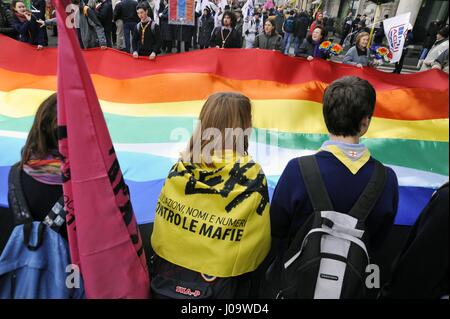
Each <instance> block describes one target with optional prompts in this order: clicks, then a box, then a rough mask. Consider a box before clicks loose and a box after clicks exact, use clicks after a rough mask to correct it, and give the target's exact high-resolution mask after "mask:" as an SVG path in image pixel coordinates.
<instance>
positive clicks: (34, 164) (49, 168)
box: [23, 155, 63, 185]
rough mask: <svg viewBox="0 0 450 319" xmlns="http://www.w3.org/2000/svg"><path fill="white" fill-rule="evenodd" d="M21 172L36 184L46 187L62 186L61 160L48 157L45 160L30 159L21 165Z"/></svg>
mask: <svg viewBox="0 0 450 319" xmlns="http://www.w3.org/2000/svg"><path fill="white" fill-rule="evenodd" d="M23 170H24V172H25V173H27V174H28V175H29V176H31V177H33V178H34V179H35V180H37V181H38V182H41V183H44V184H48V185H62V183H63V179H62V174H61V159H60V158H59V157H55V156H52V155H49V156H48V157H47V158H46V159H36V158H33V156H32V157H31V159H30V160H28V161H27V162H26V163H25V164H24V165H23Z"/></svg>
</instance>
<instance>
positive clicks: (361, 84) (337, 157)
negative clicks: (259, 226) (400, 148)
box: [269, 76, 398, 291]
mask: <svg viewBox="0 0 450 319" xmlns="http://www.w3.org/2000/svg"><path fill="white" fill-rule="evenodd" d="M375 101H376V92H375V89H374V88H373V87H372V85H371V84H370V83H369V82H368V81H366V80H363V79H360V78H358V77H354V76H347V77H343V78H340V79H337V80H335V81H334V82H333V83H331V84H330V85H329V86H328V87H327V88H326V89H325V93H324V95H323V117H324V120H325V124H326V127H327V129H328V132H329V139H328V140H327V141H325V142H324V143H323V144H322V146H321V147H320V149H319V151H318V152H317V153H316V154H315V155H314V157H315V159H316V161H317V164H318V167H319V170H320V173H321V177H322V179H323V183H324V186H325V188H326V191H327V192H328V195H329V197H330V200H331V203H332V204H333V207H334V210H335V211H337V212H340V213H348V212H349V211H350V209H351V208H352V207H353V205H354V204H355V202H356V200H357V199H358V198H359V196H360V194H361V193H362V191H363V189H364V188H365V187H366V185H367V184H368V182H369V180H370V179H371V177H372V174H373V172H374V170H375V167H376V165H377V162H376V160H375V159H374V158H373V157H372V156H371V154H370V152H369V150H368V149H367V147H366V146H365V145H364V144H361V143H360V138H361V137H362V136H363V135H364V134H365V133H366V132H367V130H368V129H369V126H370V123H371V119H372V116H373V114H374V109H375ZM384 185H385V186H384V190H383V191H382V193H381V195H380V197H379V199H378V200H377V202H376V204H375V205H374V208H373V210H372V211H371V212H370V213H369V216H368V218H367V219H366V225H365V226H366V230H367V232H368V236H369V237H368V243H369V255H370V254H371V252H373V251H375V250H376V249H377V248H379V247H380V246H381V244H382V243H383V241H384V240H385V238H386V236H387V234H388V232H389V231H390V228H391V226H392V224H393V222H394V219H395V216H396V214H397V206H398V182H397V177H396V175H395V173H394V171H393V170H392V169H391V168H389V167H387V168H386V182H385V184H384ZM312 213H313V207H312V204H311V200H310V198H309V196H308V192H307V189H306V184H305V182H304V179H303V176H302V172H301V170H300V166H299V159H298V158H294V159H292V160H290V161H289V162H288V164H287V166H286V168H285V169H284V171H283V173H282V175H281V177H280V179H279V180H278V183H277V186H276V188H275V191H274V193H273V198H272V202H271V207H270V216H271V219H270V222H271V229H272V232H271V234H272V240H273V241H272V247H273V249H274V251H273V255H274V256H275V262H274V264H273V267H271V269H272V270H271V271H270V274H271V276H269V278H270V279H269V281H270V282H271V284H272V286H274V288H275V290H274V291H276V290H277V282H278V281H279V278H278V277H277V274H279V273H280V272H281V267H282V265H283V259H284V254H285V252H286V251H287V248H288V247H289V246H290V244H291V243H292V240H293V239H294V237H295V235H296V234H297V232H298V230H299V229H300V228H301V227H302V226H303V224H304V223H305V221H306V220H307V219H308V217H309V216H310V215H311V214H312Z"/></svg>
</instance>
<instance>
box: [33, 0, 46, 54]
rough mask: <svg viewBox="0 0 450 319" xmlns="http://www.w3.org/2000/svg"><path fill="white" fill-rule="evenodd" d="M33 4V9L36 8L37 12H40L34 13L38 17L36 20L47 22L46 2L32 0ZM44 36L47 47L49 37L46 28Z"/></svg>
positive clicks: (43, 0)
mask: <svg viewBox="0 0 450 319" xmlns="http://www.w3.org/2000/svg"><path fill="white" fill-rule="evenodd" d="M31 4H32V5H33V7H35V8H36V9H37V10H39V12H36V13H34V16H35V17H36V20H43V21H45V9H46V7H47V4H46V2H45V0H32V1H31ZM43 28H44V29H43V31H44V32H43V36H44V45H45V46H47V45H48V35H47V30H46V29H45V27H43Z"/></svg>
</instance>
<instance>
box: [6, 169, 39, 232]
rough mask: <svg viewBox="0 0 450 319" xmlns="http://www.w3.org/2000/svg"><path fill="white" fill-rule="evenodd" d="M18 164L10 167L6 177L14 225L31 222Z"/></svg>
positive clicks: (31, 218)
mask: <svg viewBox="0 0 450 319" xmlns="http://www.w3.org/2000/svg"><path fill="white" fill-rule="evenodd" d="M20 171H21V169H20V166H19V163H16V164H14V165H13V166H12V167H11V170H10V171H9V175H8V200H9V205H10V208H11V210H12V212H13V215H14V225H20V224H25V223H28V222H32V221H33V217H32V216H31V213H30V209H29V208H28V205H27V202H26V200H25V196H24V194H23V190H22V183H21V182H20Z"/></svg>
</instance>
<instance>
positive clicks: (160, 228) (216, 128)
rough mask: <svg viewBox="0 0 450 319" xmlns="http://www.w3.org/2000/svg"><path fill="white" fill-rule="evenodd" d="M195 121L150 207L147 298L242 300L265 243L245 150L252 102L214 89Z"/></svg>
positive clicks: (260, 200) (259, 183)
mask: <svg viewBox="0 0 450 319" xmlns="http://www.w3.org/2000/svg"><path fill="white" fill-rule="evenodd" d="M199 120H200V122H199V124H198V126H197V128H196V130H195V131H194V133H193V135H192V137H191V139H190V141H189V144H188V147H187V149H186V151H185V152H183V153H182V156H181V158H180V159H179V160H178V161H177V163H175V165H174V166H173V167H172V169H171V170H170V172H169V175H168V177H167V179H166V181H165V183H164V186H163V188H162V190H161V193H160V196H159V199H158V203H157V205H156V212H155V220H154V229H153V234H152V237H151V244H152V247H153V250H154V251H155V256H154V257H153V267H152V272H153V274H152V277H153V279H152V292H153V296H154V297H155V298H174V299H184V298H192V297H196V299H199V298H200V299H203V298H207V299H209V298H246V297H249V293H250V292H251V291H257V289H251V285H252V284H253V283H254V281H253V280H252V279H253V278H252V277H253V276H254V275H255V273H256V272H255V270H257V269H258V267H259V266H260V265H261V263H262V262H263V260H264V258H265V257H266V256H267V254H268V252H269V249H270V242H271V236H270V217H269V194H268V189H267V180H266V177H265V175H264V172H263V171H262V169H261V167H260V165H259V164H257V163H256V162H254V161H253V160H252V158H251V156H250V155H248V144H249V136H250V133H251V129H252V120H251V102H250V100H249V99H248V98H247V97H246V96H244V95H241V94H238V93H215V94H213V95H211V96H210V97H209V98H208V100H207V101H206V103H205V104H204V105H203V108H202V110H201V112H200V118H199Z"/></svg>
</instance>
